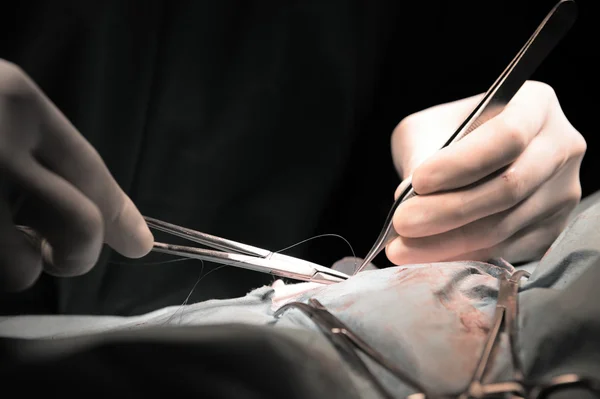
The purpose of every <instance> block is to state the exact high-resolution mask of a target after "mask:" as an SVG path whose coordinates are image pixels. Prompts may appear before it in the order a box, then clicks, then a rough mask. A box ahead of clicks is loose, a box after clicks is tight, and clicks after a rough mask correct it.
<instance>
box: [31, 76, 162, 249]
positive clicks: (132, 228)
mask: <svg viewBox="0 0 600 399" xmlns="http://www.w3.org/2000/svg"><path fill="white" fill-rule="evenodd" d="M31 86H32V90H34V91H35V92H36V96H35V98H36V100H37V101H36V103H37V106H38V107H39V109H40V113H41V120H42V123H41V128H42V134H41V138H40V142H39V143H38V145H37V146H36V148H35V156H36V158H38V159H39V160H40V161H41V162H42V163H43V164H44V165H45V166H46V167H48V168H49V169H50V170H52V171H53V172H55V173H56V174H57V175H59V176H61V177H62V178H64V179H65V180H66V181H68V182H69V183H71V184H72V185H73V186H75V187H76V188H77V189H78V190H79V191H80V192H81V193H83V195H85V196H86V197H87V198H89V200H91V201H92V202H93V203H94V204H95V205H96V206H97V207H98V209H99V210H100V213H101V215H102V218H103V220H104V225H105V231H106V237H105V240H106V242H107V244H108V245H110V246H111V247H112V248H114V249H115V250H116V251H117V252H119V253H121V254H122V255H124V256H127V257H141V256H144V255H146V254H147V253H148V252H149V251H150V250H151V248H152V244H153V242H154V238H153V236H152V233H151V232H150V230H149V228H148V226H147V224H146V222H145V221H144V219H143V217H142V215H141V214H140V212H139V211H138V209H137V208H136V206H135V205H134V204H133V202H132V201H131V199H130V198H129V197H128V196H127V195H126V194H125V193H124V192H123V190H122V189H121V188H120V187H119V185H118V184H117V182H116V181H115V179H114V178H113V177H112V175H111V174H110V172H109V170H108V168H107V167H106V165H105V163H104V161H103V160H102V158H101V157H100V155H99V154H98V153H97V151H96V150H95V149H94V148H93V147H92V145H91V144H90V143H89V142H88V141H86V140H85V138H84V137H83V136H82V135H81V134H80V133H79V132H78V131H77V130H76V129H75V127H74V126H73V125H72V124H71V123H70V122H69V121H68V120H67V118H65V116H64V115H63V114H62V113H61V112H60V111H59V110H58V109H57V108H56V107H55V106H54V104H52V103H51V102H50V100H49V99H48V98H46V96H45V95H44V94H43V93H42V92H41V90H39V89H38V88H37V87H36V86H35V84H34V83H33V82H31Z"/></svg>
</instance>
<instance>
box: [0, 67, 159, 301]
mask: <svg viewBox="0 0 600 399" xmlns="http://www.w3.org/2000/svg"><path fill="white" fill-rule="evenodd" d="M10 198H12V199H15V198H19V199H20V200H21V201H18V202H20V203H15V202H14V201H10ZM17 207H19V208H21V211H22V212H23V214H24V215H25V216H26V219H27V224H28V225H29V226H31V227H32V228H33V229H34V230H33V232H31V233H30V234H29V236H30V238H32V237H33V243H31V242H30V241H31V240H29V239H27V238H26V235H25V234H23V232H21V231H19V230H17V229H16V228H15V226H14V223H13V216H14V215H13V214H14V213H15V212H16V211H17V209H14V208H17ZM153 241H154V238H153V236H152V234H151V232H150V230H149V229H148V226H147V225H146V222H145V221H144V219H143V218H142V215H141V214H140V213H139V211H138V209H137V208H136V207H135V205H134V204H133V202H132V201H131V200H130V199H129V197H128V196H127V195H126V194H125V193H124V192H123V191H122V190H121V188H120V187H119V185H118V184H117V182H116V181H115V180H114V178H113V177H112V176H111V174H110V172H109V171H108V169H107V168H106V165H105V164H104V162H103V161H102V159H101V158H100V156H99V155H98V153H97V152H96V150H95V149H94V148H93V147H92V146H91V145H90V144H89V143H88V142H87V141H86V140H85V139H84V138H83V136H81V135H80V134H79V132H78V131H77V130H76V129H75V128H74V127H73V125H71V124H70V123H69V121H68V120H67V119H66V118H65V116H64V115H63V114H62V113H61V112H60V111H59V110H58V109H57V108H56V107H55V106H54V105H53V104H52V103H51V102H50V100H49V99H48V98H47V97H46V96H45V95H44V94H43V93H42V91H41V90H40V89H39V87H37V86H36V85H35V83H34V82H33V81H32V80H31V79H30V78H29V77H27V76H26V75H25V73H23V71H22V70H21V69H19V68H18V67H17V66H15V65H13V64H11V63H8V62H6V61H4V60H1V59H0V291H2V290H10V291H15V290H21V289H24V288H26V287H28V286H30V285H31V284H33V283H34V282H35V281H36V279H37V278H38V276H39V275H40V273H41V272H42V270H44V269H45V270H46V271H47V272H49V273H51V274H54V275H58V276H74V275H78V274H82V273H85V272H87V271H88V270H90V269H91V268H92V267H93V266H94V264H95V263H96V261H97V260H98V256H99V254H100V250H101V249H102V244H103V243H104V242H106V243H107V244H109V245H110V246H111V247H113V248H114V249H115V250H116V251H118V252H120V253H121V254H123V255H124V256H128V257H140V256H143V255H145V254H146V253H148V252H149V251H150V249H151V248H152V244H153Z"/></svg>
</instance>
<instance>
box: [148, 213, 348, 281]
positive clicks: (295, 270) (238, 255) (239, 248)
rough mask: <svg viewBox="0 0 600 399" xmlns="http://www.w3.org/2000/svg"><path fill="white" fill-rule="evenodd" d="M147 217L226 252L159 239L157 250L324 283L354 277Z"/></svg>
mask: <svg viewBox="0 0 600 399" xmlns="http://www.w3.org/2000/svg"><path fill="white" fill-rule="evenodd" d="M144 219H145V220H146V223H147V224H148V227H150V228H153V229H156V230H159V231H162V232H165V233H168V234H172V235H175V236H178V237H181V238H184V239H186V240H189V241H192V242H196V243H198V244H203V245H206V246H208V247H211V248H216V249H220V250H221V251H224V252H221V251H217V250H210V249H203V248H196V247H188V246H183V245H174V244H166V243H162V242H155V243H154V247H153V248H152V251H154V252H161V253H166V254H170V255H176V256H182V257H186V258H194V259H201V260H205V261H208V262H215V263H220V264H224V265H229V266H235V267H241V268H244V269H250V270H255V271H258V272H263V273H268V274H272V275H275V276H278V277H284V278H290V279H293V280H301V281H310V282H315V283H322V284H333V283H339V282H341V281H344V280H346V279H348V278H349V277H350V276H348V275H347V274H344V273H341V272H338V271H336V270H333V269H331V268H328V267H324V266H320V265H317V264H316V263H312V262H308V261H305V260H302V259H298V258H294V257H292V256H288V255H283V254H280V253H277V252H271V251H269V250H266V249H261V248H257V247H253V246H251V245H247V244H242V243H239V242H235V241H232V240H227V239H225V238H221V237H217V236H213V235H210V234H206V233H201V232H199V231H195V230H192V229H188V228H185V227H181V226H177V225H174V224H171V223H167V222H163V221H161V220H158V219H154V218H151V217H147V216H144Z"/></svg>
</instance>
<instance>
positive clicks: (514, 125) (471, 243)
mask: <svg viewBox="0 0 600 399" xmlns="http://www.w3.org/2000/svg"><path fill="white" fill-rule="evenodd" d="M481 98H482V96H481V95H479V96H474V97H470V98H466V99H463V100H459V101H456V102H451V103H447V104H442V105H438V106H436V107H433V108H429V109H426V110H424V111H421V112H418V113H416V114H413V115H410V116H408V117H407V118H405V119H404V120H403V121H402V122H400V124H399V125H398V126H397V127H396V129H395V131H394V133H393V135H392V155H393V159H394V163H395V166H396V168H397V170H398V172H399V173H400V175H401V176H402V177H408V176H411V175H412V185H413V187H414V189H415V191H416V192H417V193H418V194H419V195H418V196H416V197H413V198H411V199H409V200H407V201H406V202H404V203H403V204H401V205H400V206H399V207H398V208H397V210H396V212H395V214H394V218H393V221H394V228H395V229H396V231H397V232H398V233H399V234H400V237H399V238H396V239H395V240H394V241H393V242H391V243H390V244H389V245H388V246H387V248H386V253H387V256H388V258H389V259H390V260H391V261H392V262H393V263H395V264H407V263H424V262H432V261H445V260H487V259H490V258H492V257H503V258H504V259H506V260H507V261H510V262H520V261H527V260H532V259H535V258H538V257H540V256H541V255H542V254H543V253H544V252H545V251H546V250H547V249H548V247H549V246H550V245H551V244H552V242H553V241H554V240H555V239H556V238H557V237H558V235H559V234H560V232H561V231H562V230H563V228H564V227H565V226H566V223H567V220H568V217H569V214H570V212H571V211H572V210H573V208H574V207H575V206H576V205H577V204H578V203H579V200H580V199H581V185H580V182H579V169H580V166H581V161H582V159H583V156H584V154H585V151H586V142H585V140H584V138H583V137H582V136H581V134H580V133H579V132H578V131H577V130H576V129H575V128H574V127H573V126H572V125H571V124H570V123H569V121H568V120H567V118H566V117H565V115H564V113H563V112H562V110H561V107H560V104H559V102H558V99H557V97H556V95H555V93H554V91H553V89H552V88H551V87H550V86H548V85H546V84H544V83H540V82H534V81H528V82H526V83H525V84H524V85H523V86H522V87H521V89H520V90H519V92H518V93H517V94H516V95H515V96H514V97H513V99H512V101H511V102H510V103H509V104H507V105H506V107H505V108H504V110H503V111H502V112H501V113H500V114H498V115H497V116H495V117H494V118H492V119H491V120H489V121H488V122H486V123H484V124H483V125H482V126H480V127H478V128H477V129H475V130H474V131H472V132H471V133H469V135H467V136H466V137H464V138H463V139H462V140H460V141H458V142H456V143H454V144H451V145H450V146H448V147H446V148H444V149H442V150H439V149H440V148H441V147H442V146H443V144H444V143H445V141H446V140H447V139H448V138H449V137H450V135H451V134H452V132H453V131H455V130H456V129H457V128H458V126H459V125H460V123H461V122H462V121H463V120H464V119H465V118H466V117H467V116H468V115H469V113H470V112H471V111H472V110H473V108H474V107H475V106H476V105H477V103H478V102H479V101H480V100H481ZM406 185H407V181H406V180H405V181H404V182H403V183H401V184H400V186H399V187H398V190H396V196H398V195H399V194H400V193H401V191H402V190H403V189H404V188H405V186H406Z"/></svg>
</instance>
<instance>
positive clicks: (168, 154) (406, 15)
mask: <svg viewBox="0 0 600 399" xmlns="http://www.w3.org/2000/svg"><path fill="white" fill-rule="evenodd" d="M490 3H493V4H487V2H480V1H467V2H459V4H456V2H450V1H422V2H421V1H412V2H404V1H391V0H390V1H368V2H367V1H363V0H360V1H359V0H356V1H348V0H331V1H321V0H304V1H300V0H295V1H281V0H278V1H242V0H220V1H200V0H198V1H195V0H178V1H166V0H164V1H159V0H105V1H77V0H61V1H52V2H48V1H41V0H40V1H35V0H31V1H20V2H17V1H14V2H12V4H9V5H3V10H2V13H1V14H0V33H1V37H0V58H4V59H7V60H9V61H12V62H14V63H16V64H18V65H19V66H21V68H23V69H24V70H25V71H26V72H27V73H28V74H29V75H30V76H31V77H32V78H33V79H34V80H35V81H36V82H37V83H38V84H39V85H40V86H41V88H42V89H43V90H44V91H45V92H46V93H47V94H48V96H49V97H50V99H51V100H52V101H54V102H55V103H56V104H57V105H58V107H59V108H60V109H61V110H62V111H63V112H64V113H65V114H66V116H67V117H68V118H69V119H70V120H71V121H72V122H73V124H74V125H75V126H76V127H77V128H78V129H79V131H80V132H81V133H82V134H83V135H84V136H85V137H86V138H87V139H88V140H89V141H90V142H91V144H92V145H93V146H94V147H95V148H96V149H97V150H98V151H99V153H100V154H101V155H102V157H103V158H104V160H105V162H106V164H107V165H108V167H109V169H110V170H111V172H112V173H113V175H114V177H115V178H116V180H117V181H118V182H119V184H120V185H121V186H122V187H123V189H124V190H125V191H126V192H127V193H128V195H129V196H130V197H131V198H132V200H133V201H134V202H135V204H136V205H137V206H138V207H139V209H140V211H141V212H142V213H143V214H144V215H148V216H152V217H155V218H159V219H163V220H166V221H169V222H172V223H176V224H180V225H184V226H187V227H190V228H194V229H198V230H201V231H204V232H207V233H211V234H215V235H220V236H224V237H227V238H230V239H234V240H238V241H242V242H244V243H248V244H251V245H255V246H260V247H264V248H268V249H272V250H278V249H281V248H284V247H287V246H289V245H291V244H294V243H296V242H298V241H301V240H303V239H306V238H309V237H311V236H313V235H317V234H324V233H336V234H341V235H343V236H344V237H346V238H347V239H348V240H350V242H351V243H352V244H353V246H354V250H355V251H356V252H357V254H358V255H364V254H365V253H366V251H367V250H368V249H369V247H370V245H371V244H372V241H373V240H374V239H375V237H376V235H377V233H378V230H379V228H380V227H381V224H382V222H383V220H384V218H385V214H386V212H387V210H388V208H389V206H390V205H391V202H392V199H393V192H394V189H395V187H396V186H397V184H398V183H399V178H398V176H397V175H396V172H395V171H394V170H393V165H392V161H391V156H390V150H389V140H390V134H391V132H392V131H393V129H394V127H395V126H396V124H397V123H398V122H399V121H400V120H401V119H402V118H403V117H405V116H407V115H408V114H410V113H412V112H415V111H418V110H420V109H423V108H426V107H428V106H432V105H435V104H436V103H440V102H445V101H451V100H456V99H458V98H461V97H466V96H470V95H472V94H476V93H479V92H482V91H484V90H486V89H487V87H488V86H489V85H490V84H491V83H492V82H493V80H494V79H495V77H496V76H497V75H498V74H499V72H500V71H501V70H502V69H503V68H504V67H505V66H506V64H507V63H508V62H509V61H510V59H511V58H512V57H513V55H514V53H515V52H516V51H517V50H518V48H520V46H521V45H522V44H523V43H524V41H525V40H526V39H527V38H528V36H529V35H530V34H531V33H532V32H533V30H534V29H535V27H536V26H537V24H538V23H539V22H540V21H541V19H542V18H543V16H544V15H545V14H546V13H547V12H548V11H549V10H550V8H551V7H552V5H553V4H554V2H553V1H538V2H529V3H528V5H526V6H523V5H522V3H521V2H520V1H518V0H510V1H503V2H499V1H498V2H490ZM492 11H493V12H492ZM477 15H480V16H481V17H480V18H473V16H477ZM507 20H510V21H512V25H511V29H510V32H509V34H507V30H506V21H507ZM483 29H485V30H486V31H489V32H491V33H489V34H488V35H486V37H485V38H479V37H478V36H477V34H476V31H478V30H483ZM573 41H574V39H573V40H570V41H569V43H570V44H571V45H568V44H565V45H564V46H562V47H561V48H559V49H558V50H557V51H556V52H555V53H562V55H561V57H566V56H569V57H571V58H570V59H571V61H573V59H574V58H573V57H580V62H579V64H578V63H575V65H576V66H579V65H580V64H583V62H581V58H582V57H584V56H587V54H578V53H577V52H576V48H575V46H573V45H572V42H573ZM490 43H493V44H490ZM486 46H487V47H486ZM557 58H558V56H555V55H553V56H552V57H550V58H549V59H548V60H547V64H550V65H549V66H547V67H545V69H543V68H542V70H541V71H539V75H538V76H537V78H538V79H540V80H545V81H547V82H548V83H551V84H553V85H554V86H555V88H556V89H557V91H558V92H559V93H561V94H562V95H563V96H564V97H565V99H564V101H563V107H564V108H566V110H565V111H566V112H572V114H573V115H574V116H573V118H579V123H580V124H585V123H586V119H585V116H582V114H583V112H581V111H580V112H581V113H580V114H578V109H577V107H576V104H577V101H578V98H577V96H576V95H575V94H574V89H573V88H572V85H573V80H572V79H571V80H567V79H562V76H558V75H559V74H558V73H557V71H558V70H559V68H558V65H559V64H560V65H561V66H562V65H563V64H561V63H560V61H559V60H557ZM575 59H576V58H575ZM573 68H575V66H573ZM563 72H564V71H563ZM573 79H582V77H581V76H579V77H577V76H576V77H574V78H573ZM569 90H571V92H570V91H569ZM561 100H562V98H561ZM584 188H585V187H584ZM156 239H157V240H159V239H162V240H164V239H170V240H172V238H171V237H164V236H161V235H160V234H157V235H156ZM175 241H177V240H175ZM177 242H179V241H177ZM289 254H291V255H295V256H300V257H304V258H307V259H310V260H312V261H315V262H319V263H321V264H325V265H328V264H331V263H332V262H333V261H335V260H337V259H339V258H341V257H344V256H348V255H351V251H350V249H349V248H348V247H347V246H346V245H345V244H344V242H343V241H341V240H335V239H334V238H321V239H316V240H313V241H310V242H309V243H306V244H302V245H300V246H298V247H296V248H294V249H292V250H291V251H290V252H289ZM168 259H171V258H169V257H164V256H157V255H156V254H151V255H150V256H148V257H146V258H143V259H139V260H129V259H125V258H123V257H121V256H119V255H118V254H116V253H115V252H114V251H112V250H110V249H109V248H106V249H105V251H104V252H103V254H102V256H101V258H100V260H99V262H98V264H97V266H96V267H95V268H94V269H93V270H92V271H91V272H89V273H88V274H86V275H84V276H81V277H76V278H71V279H61V278H54V277H49V276H43V277H42V278H41V279H40V280H39V282H38V283H37V284H36V285H35V286H34V287H32V288H31V289H29V290H27V291H25V292H23V293H19V294H10V295H3V296H1V297H0V311H1V312H2V313H4V314H9V313H13V314H14V313H67V314H73V313H79V314H81V313H86V314H121V315H131V314H138V313H142V312H147V311H151V310H153V309H156V308H159V307H163V306H167V305H178V304H181V303H182V302H183V301H184V300H185V298H186V297H187V295H188V293H189V292H190V291H191V290H192V287H193V286H194V284H195V283H196V281H197V280H198V277H199V276H205V277H203V278H202V279H201V280H200V282H199V283H198V284H197V286H196V288H195V289H194V291H193V293H192V295H191V297H190V298H189V302H190V303H193V302H197V301H201V300H207V299H211V298H228V297H235V296H241V295H244V294H245V293H246V292H248V291H249V290H251V289H252V288H255V287H258V286H261V285H263V284H268V283H270V282H271V281H272V280H273V277H271V276H268V275H266V274H261V273H258V272H252V271H248V270H243V269H237V268H233V267H225V268H220V269H219V270H215V271H214V272H211V273H210V274H208V275H207V272H209V271H211V270H213V269H214V268H215V267H216V265H214V264H210V263H205V264H204V265H203V264H202V263H201V262H199V261H182V262H173V263H162V264H157V263H156V262H160V261H164V260H168ZM378 262H379V263H380V264H381V265H385V264H386V263H387V262H386V260H385V257H383V256H380V257H379V258H378Z"/></svg>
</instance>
